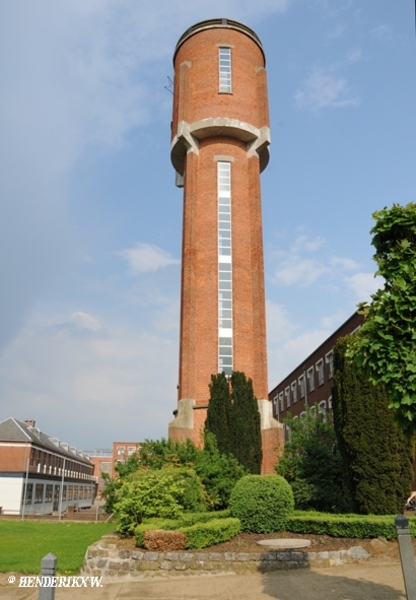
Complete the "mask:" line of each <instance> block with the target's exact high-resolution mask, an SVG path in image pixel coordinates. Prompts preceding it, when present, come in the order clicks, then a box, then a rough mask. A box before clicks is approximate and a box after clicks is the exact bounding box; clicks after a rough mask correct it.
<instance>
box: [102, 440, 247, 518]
mask: <svg viewBox="0 0 416 600" xmlns="http://www.w3.org/2000/svg"><path fill="white" fill-rule="evenodd" d="M167 467H177V468H179V467H189V468H190V469H193V470H194V471H195V473H196V474H197V475H198V477H199V478H200V480H201V482H202V485H203V486H204V490H205V493H206V496H205V499H206V503H207V506H208V507H209V508H210V509H211V510H221V509H223V508H226V507H227V506H228V500H229V497H230V494H231V490H232V489H233V487H234V485H235V484H236V482H237V481H238V480H239V479H240V478H241V477H243V475H245V474H246V470H245V469H244V468H243V467H242V466H241V465H240V464H239V462H238V461H237V459H236V458H234V457H233V456H230V455H228V456H227V455H225V454H221V453H220V451H219V450H218V447H217V443H216V440H215V436H214V435H213V434H209V433H208V434H206V435H205V447H204V448H203V449H202V448H197V447H196V446H195V444H194V443H193V442H192V441H191V440H187V441H186V442H184V443H179V442H173V441H171V440H166V439H161V440H146V441H145V442H144V443H143V444H142V445H141V447H140V448H139V450H138V452H137V454H134V455H132V456H130V457H129V458H128V459H127V461H126V462H125V463H124V464H123V463H120V464H119V465H117V467H116V471H117V472H118V477H117V478H115V479H109V480H108V482H107V485H106V488H105V494H106V497H107V499H106V504H105V509H106V511H107V512H113V508H114V502H115V495H116V492H117V490H118V489H119V487H120V486H121V484H122V481H123V480H124V479H125V478H127V477H129V475H131V474H132V473H135V472H137V471H139V470H151V471H158V470H161V469H166V468H167Z"/></svg>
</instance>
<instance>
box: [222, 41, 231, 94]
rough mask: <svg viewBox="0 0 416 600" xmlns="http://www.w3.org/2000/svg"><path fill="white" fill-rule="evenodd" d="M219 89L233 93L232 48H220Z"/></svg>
mask: <svg viewBox="0 0 416 600" xmlns="http://www.w3.org/2000/svg"><path fill="white" fill-rule="evenodd" d="M219 75H220V85H219V91H220V92H224V93H228V94H231V48H219Z"/></svg>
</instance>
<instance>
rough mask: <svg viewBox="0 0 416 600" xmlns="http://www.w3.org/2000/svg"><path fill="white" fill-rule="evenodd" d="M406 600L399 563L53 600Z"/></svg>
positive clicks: (115, 589) (109, 590)
mask: <svg viewBox="0 0 416 600" xmlns="http://www.w3.org/2000/svg"><path fill="white" fill-rule="evenodd" d="M18 581H19V576H17V580H16V582H14V583H13V584H8V583H7V577H4V576H3V578H2V580H1V582H0V597H1V598H2V600H37V599H38V596H39V590H38V589H34V588H22V587H18ZM81 598H82V599H83V600H133V599H134V600H146V599H148V600H257V599H259V600H262V599H263V600H265V599H270V600H293V599H294V598H301V599H302V600H406V595H405V593H404V583H403V576H402V572H401V566H400V563H390V564H383V563H372V564H368V563H366V564H359V565H345V566H342V567H332V568H328V569H314V570H309V569H297V570H293V571H278V572H274V573H267V574H260V573H259V574H254V575H253V574H247V575H200V576H195V577H170V578H169V579H163V580H161V579H152V580H149V579H147V580H144V581H135V582H131V583H128V582H123V583H120V582H118V583H106V582H105V581H103V582H102V587H100V588H95V587H94V588H91V587H88V588H85V587H83V588H71V589H64V588H57V589H56V594H55V600H70V599H71V600H81Z"/></svg>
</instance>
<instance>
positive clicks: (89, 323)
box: [69, 311, 102, 331]
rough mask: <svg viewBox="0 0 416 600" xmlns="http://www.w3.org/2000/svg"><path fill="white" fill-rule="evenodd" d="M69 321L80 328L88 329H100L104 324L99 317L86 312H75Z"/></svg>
mask: <svg viewBox="0 0 416 600" xmlns="http://www.w3.org/2000/svg"><path fill="white" fill-rule="evenodd" d="M69 322H70V323H72V324H74V325H75V326H76V327H77V328H79V329H85V330H87V331H100V329H102V325H101V323H100V321H99V320H98V319H96V318H95V317H93V316H92V315H89V314H88V313H85V312H81V311H80V312H75V313H73V314H72V315H71V317H70V319H69Z"/></svg>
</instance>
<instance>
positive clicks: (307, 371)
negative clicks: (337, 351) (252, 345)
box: [269, 312, 364, 422]
mask: <svg viewBox="0 0 416 600" xmlns="http://www.w3.org/2000/svg"><path fill="white" fill-rule="evenodd" d="M363 320H364V317H363V316H362V315H359V314H358V313H356V312H355V313H354V314H353V315H352V316H351V317H350V318H349V319H347V320H346V321H345V323H343V324H342V325H341V326H340V327H339V328H338V329H337V330H336V331H335V332H334V333H333V334H332V335H330V336H329V338H327V339H326V340H325V341H324V342H323V343H322V344H321V345H320V346H319V347H318V348H317V349H316V350H315V351H314V352H312V354H310V355H309V356H308V357H307V358H305V360H304V361H302V362H301V363H300V365H298V366H297V367H296V369H294V370H293V371H292V372H291V373H290V374H289V375H288V376H287V377H285V379H283V381H281V382H280V383H279V384H278V385H277V386H276V387H275V388H274V389H273V390H272V391H271V392H270V394H269V399H270V400H271V401H272V402H273V414H274V416H275V418H276V419H278V420H279V421H280V422H283V419H284V418H285V417H286V416H287V414H288V412H290V413H291V415H292V416H293V417H295V418H297V417H300V416H302V414H303V413H304V411H305V405H308V406H314V405H317V406H318V409H319V410H321V411H323V412H326V411H327V410H331V408H332V405H331V396H332V357H333V347H334V345H335V342H336V341H337V339H338V338H340V337H342V336H344V335H347V334H348V333H353V332H354V331H356V330H357V329H358V328H359V327H360V326H361V325H362V323H363Z"/></svg>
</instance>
